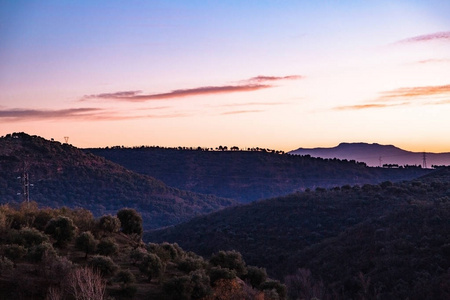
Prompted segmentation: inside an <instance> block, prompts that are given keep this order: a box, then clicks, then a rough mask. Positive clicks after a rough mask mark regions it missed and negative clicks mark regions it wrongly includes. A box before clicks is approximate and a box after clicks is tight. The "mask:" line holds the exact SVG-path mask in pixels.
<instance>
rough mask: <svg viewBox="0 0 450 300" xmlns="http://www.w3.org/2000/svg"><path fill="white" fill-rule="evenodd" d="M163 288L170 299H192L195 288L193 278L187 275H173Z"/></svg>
mask: <svg viewBox="0 0 450 300" xmlns="http://www.w3.org/2000/svg"><path fill="white" fill-rule="evenodd" d="M163 290H164V292H165V296H166V297H167V298H168V299H173V300H190V299H191V294H192V290H193V286H192V283H191V278H190V277H189V276H187V275H185V276H178V277H173V278H171V279H170V280H169V281H167V282H166V283H165V284H164V286H163Z"/></svg>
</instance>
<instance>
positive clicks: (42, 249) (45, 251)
mask: <svg viewBox="0 0 450 300" xmlns="http://www.w3.org/2000/svg"><path fill="white" fill-rule="evenodd" d="M45 256H47V257H56V256H57V253H56V251H55V248H53V246H52V245H51V244H49V243H47V242H44V243H42V244H40V245H37V246H33V247H31V248H30V250H29V251H28V254H27V258H28V259H29V260H30V261H31V262H41V261H42V260H43V258H44V257H45Z"/></svg>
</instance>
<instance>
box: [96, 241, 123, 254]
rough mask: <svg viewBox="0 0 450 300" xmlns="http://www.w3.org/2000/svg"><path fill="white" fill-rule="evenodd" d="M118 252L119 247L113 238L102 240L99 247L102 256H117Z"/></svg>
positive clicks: (98, 250)
mask: <svg viewBox="0 0 450 300" xmlns="http://www.w3.org/2000/svg"><path fill="white" fill-rule="evenodd" d="M118 251H119V246H118V245H117V243H116V242H115V241H114V239H111V238H106V239H102V240H101V241H100V242H99V243H98V245H97V252H98V254H100V255H105V256H110V255H113V254H116V253H117V252H118Z"/></svg>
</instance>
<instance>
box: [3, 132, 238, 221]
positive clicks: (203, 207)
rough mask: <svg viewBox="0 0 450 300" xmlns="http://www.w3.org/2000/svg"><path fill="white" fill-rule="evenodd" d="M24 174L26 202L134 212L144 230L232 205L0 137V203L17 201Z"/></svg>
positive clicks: (25, 140)
mask: <svg viewBox="0 0 450 300" xmlns="http://www.w3.org/2000/svg"><path fill="white" fill-rule="evenodd" d="M24 169H25V171H26V173H28V177H29V184H30V187H29V194H30V200H33V201H36V202H38V203H39V205H40V206H49V207H61V206H68V207H83V208H86V209H89V210H91V211H92V212H93V213H94V214H95V215H97V216H98V215H103V214H106V213H110V214H115V213H116V211H117V210H118V209H120V208H123V207H130V208H136V209H138V210H139V211H140V212H141V213H142V216H143V218H144V226H145V228H146V229H150V228H157V227H162V226H167V225H172V224H176V223H179V222H182V221H186V220H188V219H190V218H192V217H194V216H197V215H200V214H204V213H209V212H212V211H215V210H218V209H222V208H224V207H227V206H230V205H234V204H236V202H235V201H233V200H231V199H224V198H219V197H216V196H213V195H203V194H197V193H194V192H189V191H182V190H179V189H176V188H172V187H169V186H167V185H165V184H164V183H163V182H161V181H159V180H156V179H155V178H153V177H150V176H147V175H142V174H138V173H135V172H132V171H129V170H127V169H125V168H124V167H122V166H120V165H117V164H115V163H113V162H110V161H108V160H106V159H104V158H103V157H98V156H95V155H93V154H90V153H85V152H84V151H81V150H80V149H77V148H75V147H73V146H71V145H68V144H61V143H59V142H54V141H48V140H45V139H43V138H40V137H38V136H30V135H27V134H25V133H14V134H9V135H7V136H5V137H2V138H0V188H1V189H0V203H13V202H16V203H18V202H21V201H22V199H23V197H22V196H23V195H18V193H22V191H23V188H22V179H19V177H22V176H23V173H24Z"/></svg>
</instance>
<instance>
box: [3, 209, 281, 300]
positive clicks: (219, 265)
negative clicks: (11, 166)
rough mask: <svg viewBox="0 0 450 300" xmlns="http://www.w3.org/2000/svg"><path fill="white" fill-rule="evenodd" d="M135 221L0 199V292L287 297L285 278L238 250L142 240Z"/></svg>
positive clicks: (89, 297) (10, 295)
mask: <svg viewBox="0 0 450 300" xmlns="http://www.w3.org/2000/svg"><path fill="white" fill-rule="evenodd" d="M129 216H131V217H130V218H128V217H129ZM140 223H142V220H141V218H140V215H139V213H138V212H136V211H134V210H129V209H121V210H119V211H118V212H117V217H116V216H111V215H105V216H101V217H99V218H94V217H93V215H92V213H91V212H89V211H87V210H85V209H75V210H71V209H67V208H63V209H49V208H44V209H38V208H37V206H36V203H33V202H31V203H24V204H22V205H21V206H20V207H13V206H11V205H0V233H1V235H0V299H22V300H27V299H29V300H44V299H45V300H60V299H73V300H106V299H111V300H112V299H115V300H126V299H135V300H141V299H162V300H183V299H184V300H190V299H192V300H195V299H202V300H229V299H248V300H253V299H260V300H284V299H286V287H285V286H284V285H282V284H280V282H277V281H274V280H271V279H270V278H268V277H267V274H266V272H265V270H264V269H261V268H258V267H255V266H249V265H247V264H246V263H245V261H244V260H243V259H242V257H241V255H240V254H239V253H237V252H230V251H228V252H226V251H219V252H217V253H215V254H214V255H213V256H212V257H210V258H208V259H204V258H202V257H200V256H198V255H197V254H195V253H193V252H186V251H184V250H183V249H182V248H180V247H179V246H178V245H177V244H169V243H161V244H155V243H148V244H145V243H143V242H142V240H141V239H140V236H139V235H137V234H135V233H132V232H128V233H126V232H125V231H128V230H125V229H126V228H129V227H130V225H131V224H132V227H134V228H135V229H136V227H135V226H136V225H137V224H140ZM140 228H141V229H142V227H140Z"/></svg>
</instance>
